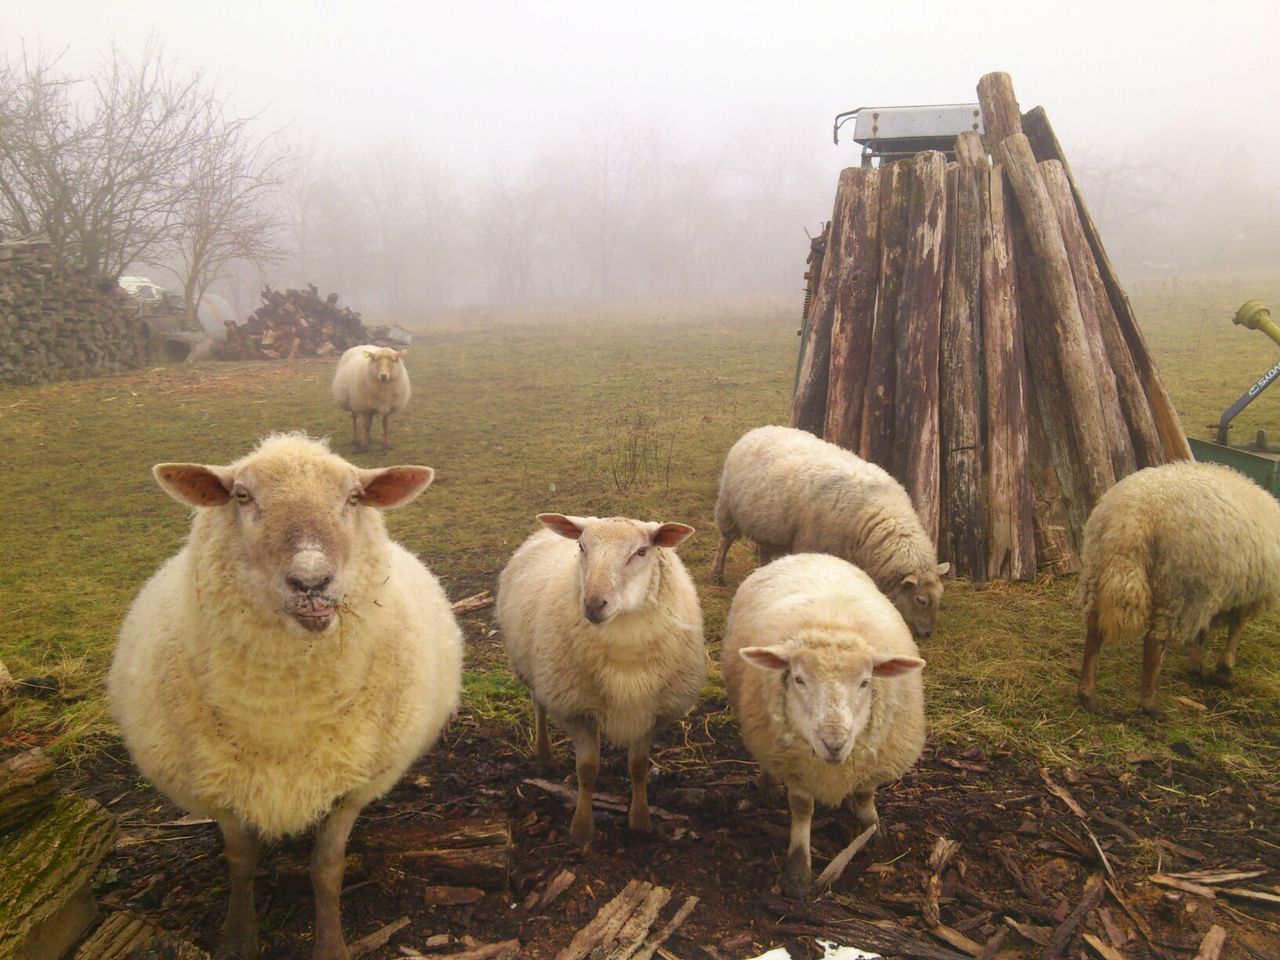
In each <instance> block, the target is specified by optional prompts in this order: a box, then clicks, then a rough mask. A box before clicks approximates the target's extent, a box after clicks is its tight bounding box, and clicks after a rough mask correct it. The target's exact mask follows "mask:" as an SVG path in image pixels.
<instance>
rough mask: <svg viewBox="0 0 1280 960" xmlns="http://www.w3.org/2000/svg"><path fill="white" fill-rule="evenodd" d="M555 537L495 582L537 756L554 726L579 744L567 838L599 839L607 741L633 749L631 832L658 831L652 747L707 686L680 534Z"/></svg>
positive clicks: (682, 530) (552, 522)
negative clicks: (596, 808) (598, 795)
mask: <svg viewBox="0 0 1280 960" xmlns="http://www.w3.org/2000/svg"><path fill="white" fill-rule="evenodd" d="M538 519H539V520H540V521H542V523H543V524H545V525H546V527H547V529H545V530H540V531H538V532H537V533H535V534H533V535H532V536H531V537H529V538H528V539H527V540H525V542H524V543H523V544H522V545H521V546H520V548H519V549H517V550H516V552H515V554H514V555H513V556H512V557H511V560H510V561H509V562H508V563H507V565H506V567H505V568H504V569H503V571H502V574H501V576H500V577H499V579H498V598H497V615H498V622H499V624H500V625H501V628H502V635H503V642H504V643H505V644H506V648H507V656H508V658H509V659H510V661H511V667H512V669H513V670H514V672H515V674H516V676H518V677H519V678H520V679H521V680H522V681H523V682H524V684H525V686H527V687H528V688H529V693H530V695H531V698H532V700H533V709H534V723H535V743H536V755H537V758H538V761H539V763H540V764H541V765H542V766H543V767H546V766H549V765H550V763H551V741H550V739H549V737H548V734H547V718H548V716H549V717H550V718H551V719H552V720H553V721H554V722H555V723H556V725H557V726H559V727H562V728H563V729H564V730H566V731H567V732H568V733H569V734H570V736H571V737H572V738H573V745H574V753H575V756H576V761H577V773H578V802H577V808H576V810H575V811H574V815H573V824H572V827H571V829H570V837H571V838H572V839H573V840H574V841H575V842H577V843H587V842H589V841H590V840H591V836H592V832H593V826H592V817H591V795H592V791H593V790H594V789H595V782H596V775H597V774H598V772H599V769H600V737H601V736H602V735H603V736H604V737H605V738H607V739H608V740H610V741H612V742H614V743H618V744H624V745H626V746H627V748H628V767H629V769H630V772H631V810H630V814H629V816H628V823H629V825H630V827H631V828H632V829H634V830H644V831H647V830H649V829H650V826H651V825H650V818H649V803H648V794H647V784H648V776H649V750H650V747H651V745H652V742H653V737H654V735H655V734H656V733H658V732H659V731H661V730H662V729H663V728H664V727H666V726H668V725H669V724H671V723H673V722H674V721H676V720H678V719H680V718H681V717H683V716H684V715H685V714H686V713H688V712H689V710H690V709H692V708H693V706H694V704H695V703H697V701H698V694H699V692H700V691H701V689H702V681H703V679H704V678H705V677H706V670H707V664H706V660H707V656H706V650H705V647H704V645H703V639H702V608H701V606H700V605H699V603H698V594H697V591H696V590H695V589H694V586H693V581H692V580H691V579H690V577H689V574H688V572H687V571H686V570H685V568H684V564H683V563H681V562H680V558H679V557H678V556H676V552H675V549H674V548H675V546H676V545H677V544H679V543H680V542H681V541H683V540H684V539H685V538H686V537H688V536H689V535H690V534H691V533H693V528H692V527H689V526H686V525H685V524H683V523H644V522H641V521H639V520H628V519H625V518H622V517H614V518H611V519H607V520H601V519H598V518H596V517H566V516H562V515H561V514H557V513H544V514H540V515H539V517H538Z"/></svg>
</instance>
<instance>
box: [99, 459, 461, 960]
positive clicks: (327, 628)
mask: <svg viewBox="0 0 1280 960" xmlns="http://www.w3.org/2000/svg"><path fill="white" fill-rule="evenodd" d="M153 472H154V475H155V478H156V480H157V482H158V483H159V484H160V486H161V487H162V488H163V489H164V490H165V492H167V493H168V494H170V495H171V496H172V497H174V498H175V499H176V500H178V501H180V502H182V503H185V504H189V505H191V506H194V507H195V508H196V510H195V515H194V518H193V520H192V523H191V533H190V536H189V538H188V539H187V542H186V544H185V546H183V548H182V549H181V550H180V551H179V552H178V553H177V554H176V555H175V556H173V557H171V558H170V559H169V560H168V561H167V562H166V563H165V564H164V565H163V566H162V567H161V568H160V570H159V571H158V572H157V573H156V574H155V575H154V576H153V577H152V578H151V579H150V580H149V581H148V582H147V584H146V585H145V586H144V587H143V588H142V590H141V592H140V593H139V594H138V596H137V598H136V599H135V600H134V602H133V605H132V606H131V608H130V610H129V613H128V615H127V616H126V617H125V620H124V624H123V626H122V627H121V629H120V637H119V641H118V644H117V646H116V650H115V655H114V657H113V661H112V664H111V669H110V672H109V675H108V680H107V689H108V694H109V697H110V701H111V708H112V713H113V715H114V717H115V719H116V721H117V722H118V723H119V726H120V729H121V731H122V733H123V735H124V740H125V744H126V745H127V747H128V749H129V752H130V753H131V754H132V756H133V759H134V761H135V762H136V763H137V766H138V768H139V769H140V770H141V771H142V773H143V775H144V776H146V777H147V778H148V779H149V780H150V781H151V782H152V783H154V784H155V785H156V787H157V788H158V789H159V790H160V791H161V792H162V793H164V794H165V795H167V796H168V797H169V798H170V799H172V800H173V801H174V803H176V804H177V805H179V806H180V807H183V808H185V809H186V810H188V811H190V812H192V813H194V814H198V815H203V816H208V817H212V818H213V819H215V820H216V821H217V823H218V825H219V827H220V828H221V830H222V836H223V840H224V843H225V849H226V857H227V863H228V866H229V868H230V872H231V896H230V906H229V909H228V912H227V918H226V923H225V924H224V926H223V930H222V940H221V945H220V947H219V955H220V956H233V957H241V958H251V957H257V956H258V923H257V917H256V915H255V913H254V907H253V875H254V871H255V869H256V865H257V861H258V854H259V849H260V845H261V843H262V842H263V841H267V840H271V839H274V838H277V837H280V836H283V835H286V834H292V833H297V832H299V831H302V830H305V829H307V828H308V827H310V826H312V825H313V824H317V823H318V824H319V827H318V830H317V835H316V842H315V849H314V852H313V854H312V858H311V876H312V882H313V884H314V886H315V898H316V925H315V938H314V949H313V956H314V957H315V958H316V960H338V958H345V957H347V949H346V946H345V944H344V941H343V936H342V925H341V917H340V912H339V893H340V891H341V888H342V873H343V863H344V858H345V850H346V843H347V837H348V835H349V833H350V831H351V827H352V824H353V823H354V821H355V819H356V817H357V815H358V814H359V812H360V809H361V808H362V807H363V806H364V805H365V804H366V803H368V802H369V801H370V800H372V799H374V798H375V797H378V796H381V795H382V794H383V793H385V792H386V791H387V790H388V789H390V787H391V786H392V785H393V784H394V783H395V782H396V781H397V780H399V778H400V776H401V775H402V774H403V773H404V771H405V770H406V769H407V768H408V767H409V765H410V764H411V763H413V761H414V760H415V759H417V758H418V757H419V756H420V755H421V754H423V753H424V752H425V751H426V750H427V749H428V748H430V747H431V746H432V745H433V744H434V743H435V741H436V739H437V738H438V737H439V735H440V733H441V730H442V729H443V727H444V725H445V723H446V722H447V721H448V719H449V718H450V716H451V715H452V714H453V713H454V711H455V709H456V707H457V704H458V697H459V691H460V688H461V669H462V668H461V662H462V635H461V633H460V631H459V629H458V625H457V623H456V621H455V620H454V617H453V613H452V611H451V609H450V607H449V603H448V601H447V600H446V599H445V594H444V591H443V590H442V589H441V588H440V584H439V582H438V581H437V580H436V578H435V577H434V576H433V575H432V574H431V572H430V571H428V570H427V568H426V567H424V566H423V565H422V564H421V563H420V562H419V561H418V560H417V559H416V558H415V557H414V556H413V554H411V553H409V552H408V551H407V550H405V549H404V548H403V547H401V546H400V545H399V544H396V543H394V542H392V541H391V540H390V539H388V537H387V534H386V528H385V526H384V524H383V519H382V514H381V512H380V510H381V509H385V508H390V507H397V506H401V505H402V504H405V503H408V502H409V501H410V500H413V499H414V498H415V497H417V496H418V495H419V494H420V493H421V492H422V491H423V490H425V489H426V487H427V485H428V484H430V483H431V480H432V477H433V471H432V470H431V468H429V467H419V466H393V467H385V468H382V469H370V470H362V469H357V468H356V467H354V466H352V465H351V464H350V463H348V462H347V461H345V460H343V459H342V458H340V457H338V456H336V455H335V454H332V453H330V452H329V449H328V446H327V445H326V443H325V442H324V441H314V440H311V439H309V438H307V437H305V436H303V435H301V434H277V435H272V436H270V437H268V438H266V439H265V440H263V441H262V443H261V444H260V445H259V446H258V447H257V449H255V450H254V451H253V452H252V453H250V454H249V455H248V456H245V457H243V458H242V459H240V460H237V461H236V462H234V463H232V464H230V465H229V466H204V465H201V464H194V463H161V464H159V465H157V466H156V467H155V468H154V470H153Z"/></svg>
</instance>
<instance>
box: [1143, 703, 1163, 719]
mask: <svg viewBox="0 0 1280 960" xmlns="http://www.w3.org/2000/svg"><path fill="white" fill-rule="evenodd" d="M1142 712H1143V713H1145V714H1146V715H1147V716H1148V717H1151V718H1152V719H1153V720H1163V719H1164V718H1165V712H1164V707H1162V706H1160V704H1158V703H1144V704H1142Z"/></svg>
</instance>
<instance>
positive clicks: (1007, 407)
mask: <svg viewBox="0 0 1280 960" xmlns="http://www.w3.org/2000/svg"><path fill="white" fill-rule="evenodd" d="M978 187H979V194H980V198H979V199H980V202H981V206H982V211H983V215H982V296H981V301H982V342H983V361H984V367H985V373H986V409H987V444H986V450H985V454H986V464H987V507H988V509H987V518H988V539H987V576H989V577H991V578H1004V579H1010V580H1031V579H1034V578H1035V575H1036V552H1035V536H1034V532H1033V528H1032V515H1031V478H1030V476H1029V475H1028V473H1027V444H1028V437H1027V418H1026V401H1025V399H1024V397H1025V394H1026V389H1027V384H1026V380H1027V374H1026V355H1025V351H1024V348H1023V343H1022V326H1021V324H1020V323H1019V317H1018V283H1017V270H1016V268H1015V265H1014V261H1013V244H1012V239H1011V236H1010V233H1011V231H1010V224H1009V215H1008V210H1007V209H1006V205H1005V184H1004V169H1003V168H1002V167H1000V166H999V165H996V166H994V167H991V168H989V169H987V170H985V171H981V172H980V173H979V177H978Z"/></svg>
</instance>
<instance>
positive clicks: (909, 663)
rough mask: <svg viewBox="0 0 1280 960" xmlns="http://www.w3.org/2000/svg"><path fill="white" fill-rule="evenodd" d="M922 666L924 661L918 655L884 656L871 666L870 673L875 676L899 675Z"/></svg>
mask: <svg viewBox="0 0 1280 960" xmlns="http://www.w3.org/2000/svg"><path fill="white" fill-rule="evenodd" d="M923 666H924V661H923V660H921V659H920V658H919V657H886V658H885V659H883V660H877V661H876V664H875V666H873V667H872V668H871V673H872V674H873V675H874V676H877V677H900V676H902V675H903V674H904V673H910V672H911V671H912V670H919V669H921V668H922V667H923Z"/></svg>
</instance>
